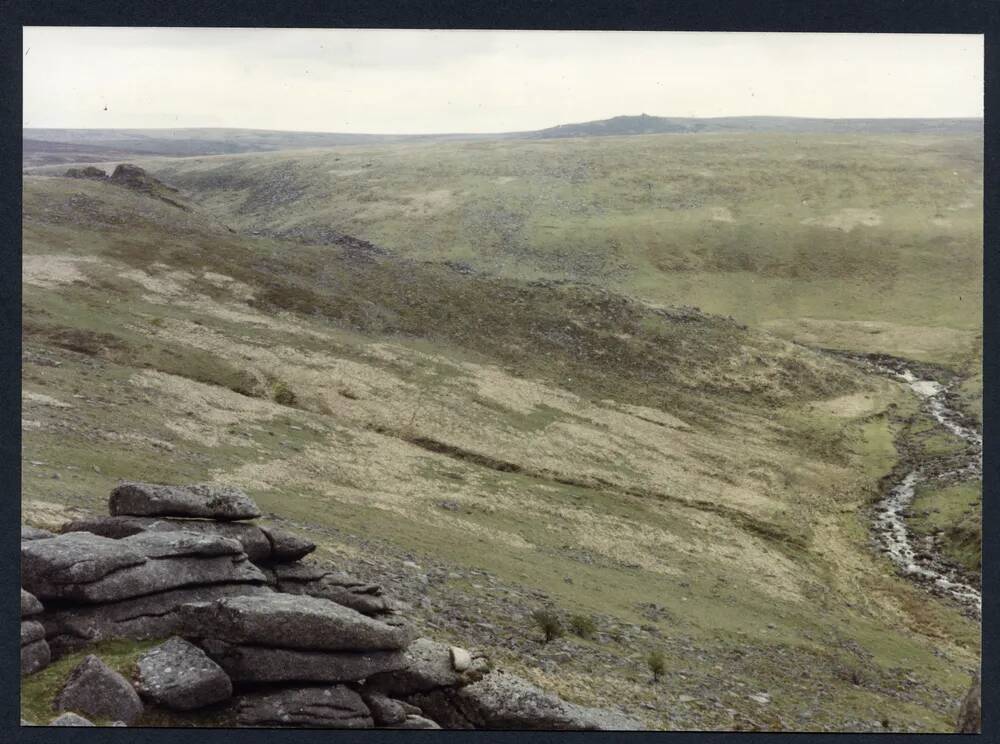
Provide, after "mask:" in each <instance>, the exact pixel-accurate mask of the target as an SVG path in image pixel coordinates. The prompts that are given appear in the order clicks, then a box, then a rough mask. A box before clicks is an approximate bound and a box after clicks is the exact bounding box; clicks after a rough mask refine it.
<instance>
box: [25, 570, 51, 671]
mask: <svg viewBox="0 0 1000 744" xmlns="http://www.w3.org/2000/svg"><path fill="white" fill-rule="evenodd" d="M41 612H42V603H41V602H39V601H38V598H37V597H35V595H33V594H30V593H29V592H26V591H24V589H22V590H21V676H22V677H26V676H27V675H29V674H34V673H35V672H37V671H39V670H40V669H44V668H45V667H47V666H48V665H49V661H51V658H52V655H51V651H50V649H49V644H48V643H47V642H46V640H45V627H44V626H43V625H42V624H41V623H40V622H38V621H37V620H30V619H28V618H31V617H37V616H38V615H40V614H41Z"/></svg>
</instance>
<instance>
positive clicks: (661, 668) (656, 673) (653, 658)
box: [646, 651, 667, 682]
mask: <svg viewBox="0 0 1000 744" xmlns="http://www.w3.org/2000/svg"><path fill="white" fill-rule="evenodd" d="M646 665H647V666H648V667H649V671H650V672H652V673H653V681H654V682H659V681H660V677H662V676H663V673H664V672H666V671H667V660H666V658H664V656H663V652H662V651H652V652H650V654H649V656H647V657H646Z"/></svg>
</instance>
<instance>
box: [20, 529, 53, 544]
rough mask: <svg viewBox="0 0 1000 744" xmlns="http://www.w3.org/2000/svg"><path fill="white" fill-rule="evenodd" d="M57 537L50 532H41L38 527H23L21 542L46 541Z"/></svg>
mask: <svg viewBox="0 0 1000 744" xmlns="http://www.w3.org/2000/svg"><path fill="white" fill-rule="evenodd" d="M49 537H55V535H54V534H53V533H51V532H49V531H48V530H40V529H38V528H37V527H28V526H27V525H22V526H21V542H24V541H25V540H44V539H46V538H49Z"/></svg>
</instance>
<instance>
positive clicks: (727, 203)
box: [146, 134, 982, 364]
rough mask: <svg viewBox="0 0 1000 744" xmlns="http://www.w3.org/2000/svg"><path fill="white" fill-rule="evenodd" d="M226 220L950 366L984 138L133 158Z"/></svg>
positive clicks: (973, 232) (630, 140)
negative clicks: (577, 282) (560, 281)
mask: <svg viewBox="0 0 1000 744" xmlns="http://www.w3.org/2000/svg"><path fill="white" fill-rule="evenodd" d="M146 164H147V165H148V166H150V167H152V168H153V169H154V170H155V171H156V172H157V173H158V174H159V175H161V176H162V177H163V178H165V179H166V180H168V181H169V182H172V183H174V184H175V185H178V186H180V187H181V188H183V189H186V190H188V191H189V192H191V193H192V194H195V195H197V198H198V200H199V202H200V203H201V204H203V205H204V206H205V207H206V208H208V209H210V210H211V211H212V212H214V213H215V214H217V215H218V216H219V217H220V218H222V219H224V220H225V221H227V222H229V223H231V224H233V225H234V226H236V227H240V228H253V229H266V230H273V231H279V232H287V231H301V230H303V229H308V228H316V227H320V228H326V227H330V226H333V227H336V228H337V229H339V230H342V231H344V232H346V233H349V234H352V235H358V236H360V237H363V238H366V239H369V240H371V241H373V242H375V243H377V244H380V245H384V246H386V247H388V248H390V249H392V250H395V251H398V252H399V253H401V254H402V255H406V256H411V257H416V258H429V259H451V260H458V261H465V262H468V263H470V264H472V265H474V266H477V267H480V268H482V269H485V270H489V271H493V272H499V273H502V274H506V275H512V276H519V277H528V278H531V277H539V276H548V277H564V276H568V277H570V278H575V279H583V280H589V281H594V282H596V283H598V284H601V285H604V286H611V287H614V288H616V289H618V290H620V291H623V292H625V293H627V294H631V295H634V296H639V297H642V298H644V299H646V300H648V301H651V302H662V303H667V304H690V305H696V306H699V307H702V308H704V309H706V310H708V311H710V312H715V313H720V314H724V315H732V316H734V317H736V318H737V319H739V320H741V321H743V322H747V323H751V324H761V325H764V326H766V327H769V328H771V329H773V330H775V331H777V332H779V333H781V334H783V335H785V336H786V337H790V338H796V339H800V340H803V341H805V342H807V343H816V344H820V345H830V346H840V347H843V348H853V349H858V350H872V351H882V352H890V353H896V354H899V355H901V356H910V357H914V358H920V359H925V360H933V361H940V362H944V363H949V364H959V363H960V362H961V361H963V360H964V358H965V357H966V356H967V355H968V353H969V348H970V347H972V346H974V345H975V343H976V338H975V335H976V332H977V331H978V329H979V328H980V326H981V312H982V302H981V274H982V270H981V262H982V208H981V201H982V140H981V138H979V137H975V136H971V135H970V136H966V135H953V136H930V135H892V136H889V135H885V136H866V137H860V136H852V135H818V134H814V135H806V134H797V135H792V134H753V135H738V134H712V135H684V136H678V135H649V136H636V137H610V138H609V137H602V138H596V139H565V140H549V141H506V142H470V143H450V144H439V145H394V146H379V147H357V148H340V149H334V150H322V151H321V150H317V151H300V152H294V153H293V152H287V153H271V154H254V155H246V156H219V157H203V158H188V159H173V160H150V161H148V162H147V163H146Z"/></svg>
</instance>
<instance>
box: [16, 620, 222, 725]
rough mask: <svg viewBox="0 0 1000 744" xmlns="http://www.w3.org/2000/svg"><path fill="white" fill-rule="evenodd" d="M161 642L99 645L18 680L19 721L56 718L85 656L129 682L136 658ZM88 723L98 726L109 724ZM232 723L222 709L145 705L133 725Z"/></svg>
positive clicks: (95, 720) (107, 721) (114, 641)
mask: <svg viewBox="0 0 1000 744" xmlns="http://www.w3.org/2000/svg"><path fill="white" fill-rule="evenodd" d="M163 640H166V639H150V640H144V641H129V640H111V641H101V642H100V643H97V644H94V646H93V647H91V648H88V649H85V650H82V651H78V652H74V653H71V654H67V655H66V656H64V657H62V658H61V659H59V660H57V661H54V662H53V663H52V664H50V665H49V666H47V667H46V668H45V669H43V670H42V671H40V672H37V673H35V674H33V675H31V676H30V677H25V678H24V679H22V680H21V717H22V718H24V719H25V720H26V721H28V722H29V723H33V724H36V725H40V726H44V725H46V724H48V723H49V721H51V720H52V719H53V718H55V717H56V716H58V715H60V711H57V710H55V708H54V707H53V703H54V701H55V698H56V696H57V695H58V694H59V691H60V690H61V689H62V687H63V685H64V684H65V683H66V679H67V678H68V677H69V675H70V673H71V672H72V671H73V669H75V668H76V667H77V665H78V664H80V662H82V661H83V659H84V658H85V657H86V656H88V655H89V654H94V655H96V656H98V657H99V658H100V659H101V661H103V662H104V663H105V664H107V665H108V666H109V667H111V669H113V670H114V671H116V672H118V673H119V674H121V675H122V676H124V677H125V678H126V679H128V680H132V679H133V678H134V677H135V674H136V664H137V662H138V660H139V657H141V656H142V655H143V654H144V653H145V652H146V651H147V650H149V649H150V648H152V647H153V646H156V645H158V644H159V643H161V642H162V641H163ZM84 717H85V718H89V717H88V716H84ZM91 720H92V722H93V723H95V724H97V725H98V726H107V725H110V724H111V723H113V721H110V720H101V719H91ZM233 723H234V721H233V720H232V715H231V712H229V711H228V710H226V708H225V706H224V705H220V706H213V707H210V708H204V709H202V710H199V711H194V712H191V713H177V712H176V711H169V710H166V709H163V708H159V707H157V706H156V705H153V704H151V703H149V702H146V703H145V709H144V711H143V714H142V716H141V717H140V718H139V720H138V721H136V722H135V723H134V724H133V725H137V726H154V727H156V726H167V727H186V726H231V725H233Z"/></svg>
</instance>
